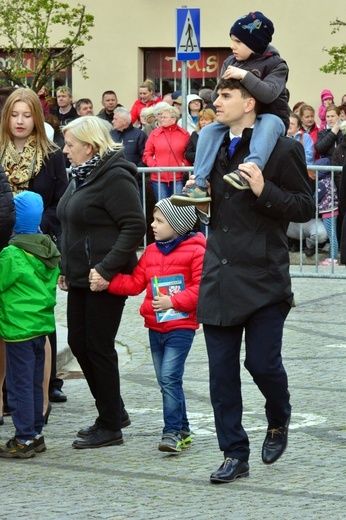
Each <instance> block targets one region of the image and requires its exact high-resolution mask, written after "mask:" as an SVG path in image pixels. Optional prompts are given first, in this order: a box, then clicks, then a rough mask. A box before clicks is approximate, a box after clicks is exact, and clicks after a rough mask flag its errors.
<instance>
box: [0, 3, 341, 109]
mask: <svg viewBox="0 0 346 520" xmlns="http://www.w3.org/2000/svg"><path fill="white" fill-rule="evenodd" d="M68 1H69V3H70V5H71V6H75V5H77V4H78V3H79V0H68ZM83 4H84V5H85V6H86V9H87V12H89V13H90V14H93V15H94V17H95V27H94V28H93V29H92V35H93V39H92V40H91V41H90V42H88V43H87V44H86V45H85V46H84V47H83V48H82V49H81V50H82V52H83V53H84V55H85V59H86V63H87V68H88V76H89V78H88V79H86V80H84V79H83V78H82V76H81V74H80V72H79V71H78V69H77V68H74V69H72V72H71V77H70V78H68V81H70V82H71V86H72V90H73V98H74V100H77V99H79V98H81V97H88V98H91V99H92V101H93V103H94V108H95V112H98V111H99V110H100V109H101V108H102V107H101V95H102V92H104V91H105V90H115V91H116V93H117V96H118V100H119V102H120V103H121V104H123V105H124V106H125V107H127V108H131V106H132V104H133V102H134V101H135V99H136V98H137V93H138V86H139V84H140V83H141V82H142V81H143V80H144V79H145V78H146V77H149V78H151V79H154V80H155V84H156V86H157V89H158V90H159V91H160V92H161V93H162V94H165V93H167V92H169V91H172V90H175V89H177V88H180V79H181V70H180V69H181V63H180V62H177V61H176V59H175V45H176V9H177V8H180V7H182V5H181V4H180V3H179V2H177V1H172V0H164V1H163V0H127V1H125V2H123V1H120V0H98V1H97V2H96V1H95V0H83ZM344 6H345V0H334V1H333V2H330V3H327V2H317V3H316V0H304V1H301V0H286V1H285V2H278V1H277V0H260V1H259V0H253V1H252V2H239V1H236V0H217V1H216V2H210V0H198V2H196V3H193V4H192V5H191V6H187V7H191V8H196V7H198V8H200V18H201V59H200V60H199V61H195V60H193V61H189V62H187V76H188V83H189V87H188V88H198V86H200V85H202V84H208V83H213V82H215V80H216V78H217V76H218V73H219V70H220V67H221V65H222V62H223V60H224V58H225V57H226V56H227V55H228V54H229V52H230V51H229V29H230V27H231V25H232V23H233V22H234V21H235V20H236V19H237V18H238V17H240V16H242V15H244V14H247V13H248V12H249V10H254V11H255V10H257V11H262V12H263V13H264V14H265V15H266V16H268V17H269V18H270V19H271V20H272V21H273V23H274V26H275V33H274V36H273V41H272V43H273V45H274V46H275V47H276V48H277V49H279V51H280V54H281V56H282V57H283V58H284V59H285V60H286V61H287V63H288V66H289V69H290V76H289V82H288V89H289V91H290V96H291V99H290V103H291V106H293V105H294V104H295V103H296V102H298V101H305V102H307V103H309V104H311V105H313V106H314V107H315V108H316V109H317V108H318V106H319V104H320V93H321V91H322V90H323V89H325V88H328V89H330V90H331V91H332V92H333V93H334V96H335V101H336V102H337V103H339V102H340V100H341V97H342V95H344V94H346V79H345V76H344V75H334V74H325V73H323V72H321V71H320V70H319V69H320V67H321V66H322V65H324V64H326V63H327V62H328V59H329V57H328V55H327V53H326V52H325V51H324V48H330V47H332V46H334V45H336V46H340V45H342V43H344V41H345V39H346V30H343V31H339V32H338V33H336V34H334V35H332V34H331V32H332V27H331V26H330V22H331V21H333V20H335V19H336V18H340V19H341V20H344V21H345V16H344ZM0 46H1V38H0ZM67 76H69V74H67Z"/></svg>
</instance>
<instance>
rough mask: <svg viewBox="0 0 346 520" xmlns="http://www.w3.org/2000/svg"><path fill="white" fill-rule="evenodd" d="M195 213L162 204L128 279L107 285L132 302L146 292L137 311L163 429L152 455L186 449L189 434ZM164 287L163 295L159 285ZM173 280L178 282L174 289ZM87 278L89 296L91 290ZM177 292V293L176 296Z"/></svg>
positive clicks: (196, 280) (198, 255) (197, 255)
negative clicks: (151, 239)
mask: <svg viewBox="0 0 346 520" xmlns="http://www.w3.org/2000/svg"><path fill="white" fill-rule="evenodd" d="M196 220H197V217H196V212H195V208H192V207H184V208H179V207H176V206H173V204H172V203H171V202H170V200H169V199H168V198H166V199H161V200H160V201H159V202H157V203H156V205H155V208H154V220H153V222H152V228H153V232H154V236H155V243H153V244H150V245H149V246H148V247H147V248H146V250H145V252H144V253H143V255H142V256H141V258H140V260H139V262H138V265H137V266H136V267H135V269H134V270H133V273H132V274H131V275H127V274H118V275H116V276H115V277H114V278H113V279H112V280H111V282H110V284H109V286H108V291H109V292H110V293H112V294H118V295H129V296H135V295H137V294H140V293H141V292H142V291H144V290H146V294H145V298H144V301H143V303H142V306H141V308H140V313H141V315H142V316H143V318H144V326H145V327H147V328H148V329H149V341H150V348H151V354H152V359H153V363H154V368H155V372H156V377H157V381H158V384H159V386H160V389H161V392H162V400H163V419H164V428H163V432H162V440H161V442H160V443H159V446H158V449H159V450H160V451H162V452H168V453H179V452H181V450H182V449H183V448H187V447H188V446H190V445H191V432H190V426H189V421H188V418H187V414H186V404H185V397H184V391H183V373H184V366H185V360H186V358H187V356H188V353H189V351H190V348H191V345H192V341H193V338H194V336H195V330H196V329H198V324H197V321H196V307H197V298H198V290H199V284H200V279H201V273H202V263H203V257H204V252H205V244H206V242H205V238H204V236H203V235H202V233H199V232H198V233H196V232H195V231H194V226H195V224H196ZM164 278H165V279H166V282H167V285H168V283H169V281H170V283H171V285H170V287H171V289H168V291H167V292H166V291H165V288H163V286H162V284H161V282H162V283H163V282H164ZM175 278H178V279H179V278H180V281H181V280H182V279H183V280H184V285H180V286H179V285H178V283H177V282H176V281H175ZM94 281H95V282H96V281H97V277H96V276H95V277H92V278H91V290H93V289H94V287H95V285H94ZM179 289H180V290H179Z"/></svg>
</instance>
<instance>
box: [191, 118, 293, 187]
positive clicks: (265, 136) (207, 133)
mask: <svg viewBox="0 0 346 520" xmlns="http://www.w3.org/2000/svg"><path fill="white" fill-rule="evenodd" d="M227 131H229V127H228V126H226V125H223V124H221V123H217V122H216V123H212V124H211V125H207V126H205V127H204V128H202V130H201V131H200V132H199V137H198V141H197V150H196V159H195V164H194V175H195V183H196V184H197V186H201V187H204V188H205V187H206V180H207V179H208V178H209V175H210V172H211V170H212V168H213V165H214V162H215V159H216V155H217V152H218V150H219V148H220V146H221V144H222V142H223V140H224V137H225V134H226V132H227ZM285 134H286V128H285V125H284V123H283V122H282V120H281V119H280V118H279V117H277V116H275V115H274V114H261V115H259V116H257V119H256V123H255V126H254V129H253V132H252V136H251V141H250V155H248V156H247V157H245V159H244V160H243V162H254V163H255V164H257V166H258V167H259V169H260V170H262V171H263V170H264V167H265V165H266V164H267V162H268V160H269V157H270V156H271V154H272V152H273V150H274V147H275V145H276V143H277V140H278V139H279V137H280V136H282V135H285Z"/></svg>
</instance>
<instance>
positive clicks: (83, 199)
mask: <svg viewBox="0 0 346 520" xmlns="http://www.w3.org/2000/svg"><path fill="white" fill-rule="evenodd" d="M63 134H64V137H65V143H66V144H65V148H64V152H65V153H66V154H67V157H68V159H69V160H70V162H71V170H72V180H71V183H70V185H69V187H68V188H67V190H66V192H65V193H64V195H63V197H62V198H61V200H60V202H59V205H58V217H59V219H60V221H61V224H62V237H61V270H62V271H61V272H62V274H61V276H60V277H59V281H58V285H59V287H60V289H62V290H65V291H68V298H67V327H68V343H69V345H70V347H71V350H72V353H73V354H74V355H75V356H76V358H77V360H78V363H79V364H80V367H81V369H82V370H83V373H84V376H85V379H86V380H87V383H88V385H89V388H90V392H91V394H92V395H93V397H94V399H95V404H96V408H97V414H98V415H97V418H96V421H95V423H94V424H93V425H91V426H89V427H87V428H83V429H80V430H79V431H78V433H77V436H78V439H76V440H75V441H74V442H73V447H74V448H77V449H85V448H99V447H102V446H109V445H113V444H114V445H115V444H122V442H123V438H122V433H121V429H122V428H124V427H125V426H128V425H129V424H130V419H129V416H128V414H127V412H126V410H125V408H124V403H123V401H122V399H121V395H120V379H119V367H118V356H117V352H116V350H115V348H114V340H115V336H116V333H117V330H118V327H119V324H120V320H121V316H122V313H123V309H124V305H125V299H126V298H125V297H124V296H116V295H113V294H110V293H109V292H108V291H107V287H108V285H109V282H110V281H111V280H112V278H113V277H114V276H115V275H116V274H117V273H131V272H132V270H133V268H134V266H135V265H136V264H137V255H136V250H137V248H138V246H139V245H140V243H141V241H142V239H143V236H144V233H145V229H146V225H145V219H144V215H143V210H142V206H141V201H140V198H139V192H138V187H137V182H136V179H135V176H136V173H137V168H136V166H135V165H134V164H133V163H130V162H128V161H127V160H126V159H125V156H124V153H123V151H122V149H121V148H122V147H121V145H116V143H114V141H112V139H111V137H110V134H109V132H108V130H107V129H106V127H105V125H104V124H103V122H102V120H101V119H100V118H98V117H96V116H84V117H81V118H79V119H75V120H74V121H72V122H71V123H69V124H68V125H67V126H65V127H64V129H63ZM92 274H95V275H97V276H98V283H97V284H96V285H97V287H95V286H94V284H93V291H92V290H91V288H90V281H89V279H90V276H91V275H92ZM94 289H95V292H94Z"/></svg>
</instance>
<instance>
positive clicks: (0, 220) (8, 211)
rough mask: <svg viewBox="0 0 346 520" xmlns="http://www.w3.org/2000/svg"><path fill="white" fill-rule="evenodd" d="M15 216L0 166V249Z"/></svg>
mask: <svg viewBox="0 0 346 520" xmlns="http://www.w3.org/2000/svg"><path fill="white" fill-rule="evenodd" d="M15 218H16V215H15V211H14V203H13V195H12V191H11V187H10V185H9V183H8V180H7V177H6V175H5V172H4V170H3V168H2V167H1V166H0V251H1V250H2V249H3V248H4V247H5V246H6V245H7V242H8V240H9V238H10V236H11V232H12V229H13V224H14V221H15ZM0 413H1V410H0Z"/></svg>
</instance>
